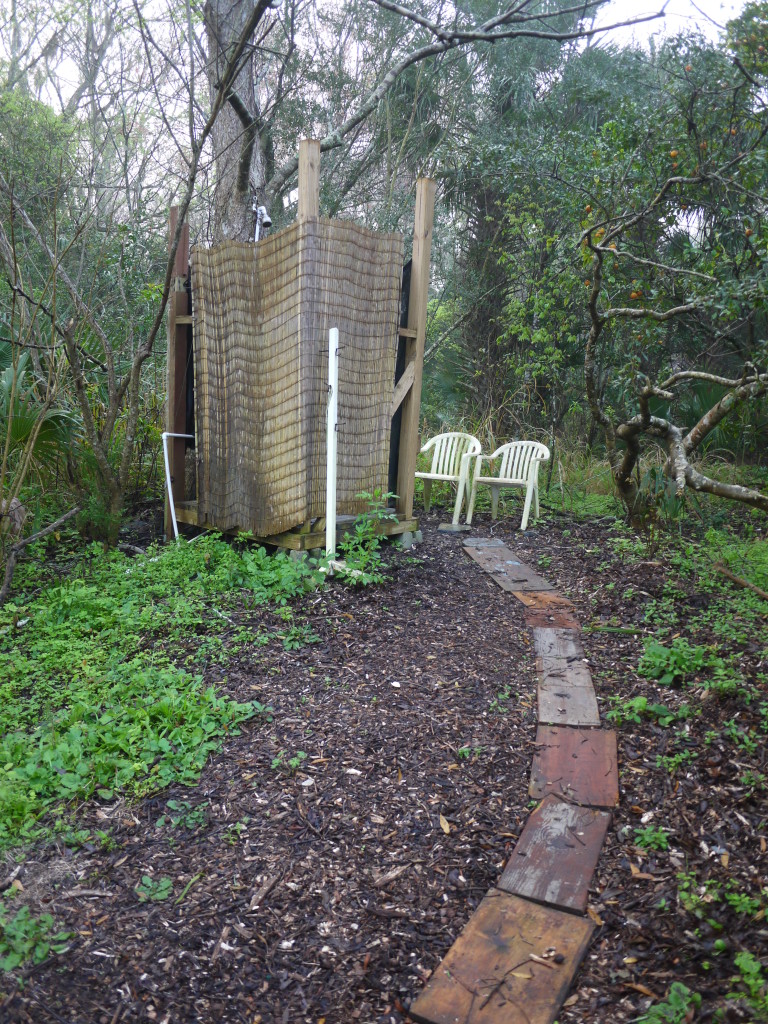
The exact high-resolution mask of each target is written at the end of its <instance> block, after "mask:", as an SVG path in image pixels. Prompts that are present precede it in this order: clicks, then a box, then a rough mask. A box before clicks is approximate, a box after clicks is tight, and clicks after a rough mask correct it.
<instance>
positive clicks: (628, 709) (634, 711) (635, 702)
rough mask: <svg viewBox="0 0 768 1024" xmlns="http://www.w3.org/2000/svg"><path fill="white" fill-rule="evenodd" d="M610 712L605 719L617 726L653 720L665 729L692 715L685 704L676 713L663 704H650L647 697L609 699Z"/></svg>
mask: <svg viewBox="0 0 768 1024" xmlns="http://www.w3.org/2000/svg"><path fill="white" fill-rule="evenodd" d="M609 700H610V702H611V704H612V705H613V706H612V708H611V710H610V711H608V712H607V713H606V718H607V719H608V720H609V721H611V722H613V723H614V724H615V725H617V726H622V725H624V723H625V722H640V721H642V719H643V718H655V719H656V721H657V722H658V724H659V725H661V726H664V727H667V726H669V725H672V723H673V722H676V721H678V720H681V719H686V718H689V717H690V715H691V714H692V712H691V709H690V708H689V707H688V705H687V704H682V705H681V706H680V707H679V708H678V709H677V710H676V711H674V710H672V709H670V708H668V707H665V705H663V704H652V703H651V702H650V701H649V700H648V698H647V697H644V696H642V695H640V696H638V697H628V698H626V699H623V698H621V697H610V698H609Z"/></svg>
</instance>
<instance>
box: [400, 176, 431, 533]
mask: <svg viewBox="0 0 768 1024" xmlns="http://www.w3.org/2000/svg"><path fill="white" fill-rule="evenodd" d="M436 189H437V182H436V181H434V180H433V179H432V178H419V180H418V182H417V183H416V209H415V212H414V221H413V265H412V268H411V296H410V301H409V304H408V327H409V329H410V330H411V331H415V332H416V337H415V338H408V339H407V340H406V350H405V368H406V372H407V373H410V369H409V368H410V367H411V366H413V384H412V385H411V388H410V390H409V392H408V394H407V395H406V396H405V398H404V399H403V405H402V409H403V414H402V422H401V427H400V458H399V460H398V467H397V494H398V499H397V511H398V513H399V514H400V515H402V516H404V517H405V518H406V519H410V518H411V517H412V516H413V490H414V483H415V481H414V473H415V472H416V456H417V455H418V454H419V412H420V410H421V378H422V372H423V370H424V339H425V337H426V333H427V297H428V293H429V262H430V258H431V256H432V223H433V220H434V215H435V190H436Z"/></svg>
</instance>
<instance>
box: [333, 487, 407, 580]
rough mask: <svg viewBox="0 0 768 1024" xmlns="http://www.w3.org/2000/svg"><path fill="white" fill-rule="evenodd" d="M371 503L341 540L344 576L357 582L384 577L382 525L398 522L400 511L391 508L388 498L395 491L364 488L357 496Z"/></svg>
mask: <svg viewBox="0 0 768 1024" xmlns="http://www.w3.org/2000/svg"><path fill="white" fill-rule="evenodd" d="M356 497H357V498H359V499H360V500H362V501H366V502H367V503H368V509H367V510H366V511H365V512H363V513H362V514H361V515H359V516H357V517H356V519H355V522H354V524H353V527H352V532H351V533H347V534H346V535H345V537H344V539H343V540H342V541H341V543H340V544H339V552H340V553H341V554H342V555H343V557H344V562H345V563H346V566H347V570H348V571H347V572H346V573H344V578H345V579H346V580H348V581H349V582H350V583H353V584H355V585H357V586H368V585H369V584H372V583H381V582H382V581H383V580H384V578H385V577H384V573H383V565H384V563H383V561H382V558H381V551H380V548H381V526H382V524H383V523H386V522H397V514H396V513H395V512H393V511H392V510H391V509H390V508H389V499H390V498H394V497H396V495H394V494H391V493H390V492H387V493H386V494H382V493H381V491H378V490H377V491H375V492H374V493H373V494H369V493H368V492H366V491H362V492H361V493H360V494H358V495H357V496H356Z"/></svg>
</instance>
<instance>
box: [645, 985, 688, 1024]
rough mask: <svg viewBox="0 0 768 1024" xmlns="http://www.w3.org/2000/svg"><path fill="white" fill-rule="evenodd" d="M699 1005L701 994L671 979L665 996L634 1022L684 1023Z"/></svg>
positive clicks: (652, 1023) (655, 1023)
mask: <svg viewBox="0 0 768 1024" xmlns="http://www.w3.org/2000/svg"><path fill="white" fill-rule="evenodd" d="M700 1006H701V996H700V995H699V993H698V992H692V991H691V989H689V988H688V987H687V986H686V985H683V983H682V982H680V981H673V982H672V984H671V985H670V987H669V992H668V993H667V998H666V999H665V1000H663V1001H662V1002H660V1003H656V1004H655V1005H654V1006H652V1007H651V1008H650V1009H648V1010H646V1011H645V1013H644V1014H643V1015H642V1016H641V1017H638V1018H637V1022H636V1024H686V1022H687V1021H688V1020H690V1019H691V1014H692V1013H693V1012H694V1011H695V1010H697V1009H698V1008H699V1007H700Z"/></svg>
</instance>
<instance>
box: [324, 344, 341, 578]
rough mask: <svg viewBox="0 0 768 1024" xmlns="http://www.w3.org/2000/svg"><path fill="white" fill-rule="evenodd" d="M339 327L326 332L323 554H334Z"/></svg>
mask: <svg viewBox="0 0 768 1024" xmlns="http://www.w3.org/2000/svg"><path fill="white" fill-rule="evenodd" d="M338 390H339V329H338V327H332V328H331V329H330V331H329V332H328V416H327V421H326V438H327V443H326V469H325V554H326V557H327V558H333V556H334V555H335V554H336V453H337V452H336V446H337V433H336V430H337V426H338V411H339V395H338Z"/></svg>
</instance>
